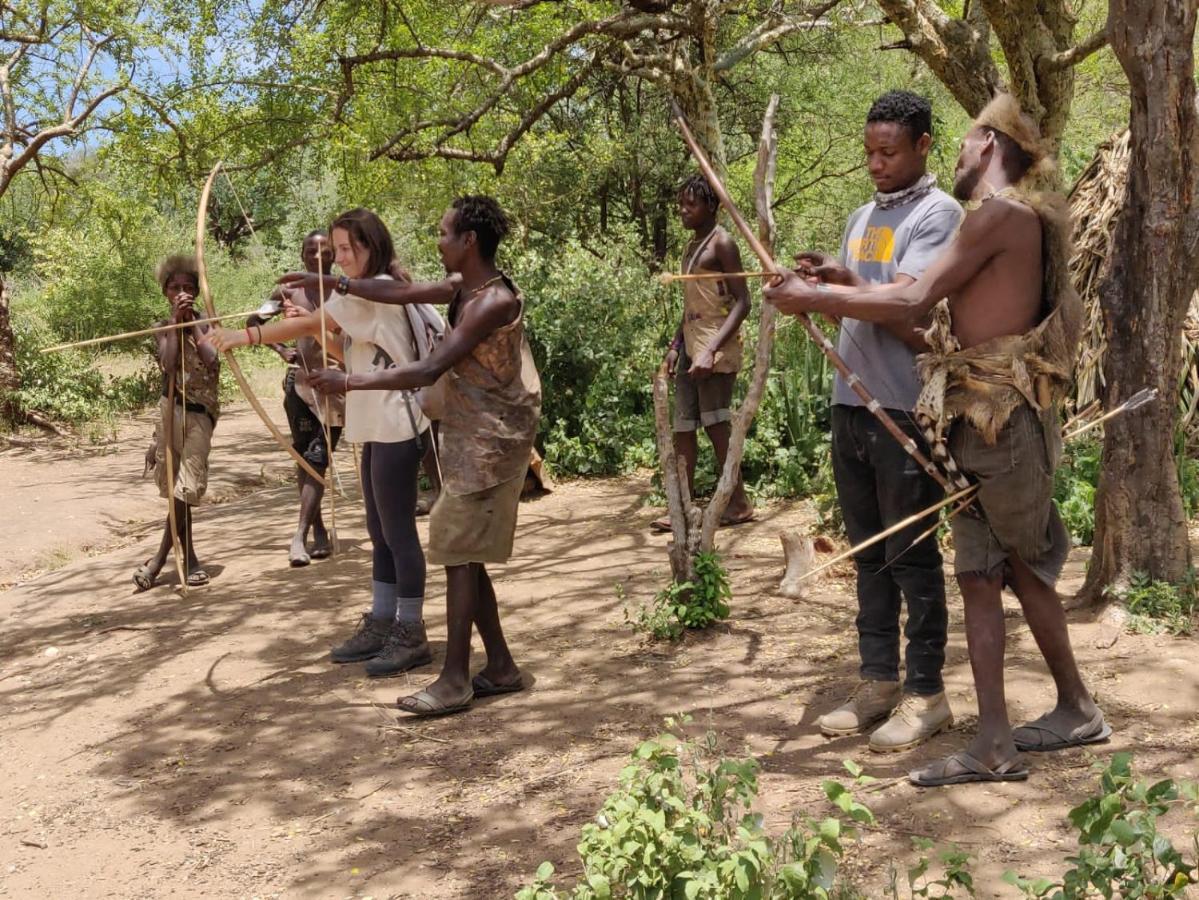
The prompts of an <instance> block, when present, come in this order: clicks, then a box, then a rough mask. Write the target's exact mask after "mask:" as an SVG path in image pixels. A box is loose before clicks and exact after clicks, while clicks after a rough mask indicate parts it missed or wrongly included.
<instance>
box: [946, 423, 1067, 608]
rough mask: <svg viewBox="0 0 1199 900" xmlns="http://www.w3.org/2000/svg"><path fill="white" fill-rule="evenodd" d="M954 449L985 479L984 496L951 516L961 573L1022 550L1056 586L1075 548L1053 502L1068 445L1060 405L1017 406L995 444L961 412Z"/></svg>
mask: <svg viewBox="0 0 1199 900" xmlns="http://www.w3.org/2000/svg"><path fill="white" fill-rule="evenodd" d="M949 452H950V454H951V455H952V456H953V458H954V460H955V461H956V462H957V464H958V468H960V469H961V470H962V471H963V472H964V473H966V475H967V476H969V477H970V479H971V480H972V481H974V480H976V481H977V482H978V500H977V501H976V502H975V503H974V504H973V505H971V506H970V507H968V508H967V509H966V510H965V511H964V512H962V513H961V514H960V515H957V516H954V517H953V519H952V520H951V527H952V529H953V547H954V564H953V568H954V573H955V574H957V575H967V574H984V575H990V574H992V573H994V572H995V571H996V570H997V569H999V568H1001V567H1004V566H1005V565H1006V563H1007V560H1008V557H1009V556H1011V555H1012V554H1015V555H1016V556H1019V557H1020V559H1021V560H1022V561H1023V562H1024V563H1025V565H1027V566H1028V567H1029V568H1030V569H1032V571H1033V573H1034V574H1035V575H1036V576H1037V577H1038V578H1039V579H1041V581H1043V582H1045V584H1047V585H1049V586H1050V587H1053V586H1054V585H1055V584H1056V583H1057V579H1058V576H1059V575H1060V574H1061V572H1062V566H1063V565H1065V562H1066V556H1067V554H1069V552H1070V535H1069V533H1068V532H1067V531H1066V526H1065V524H1064V523H1063V522H1062V518H1061V516H1060V515H1058V511H1057V506H1056V505H1055V504H1054V502H1053V470H1054V469H1055V468H1057V464H1058V461H1059V459H1060V458H1061V452H1062V439H1061V429H1060V428H1059V426H1058V423H1057V411H1056V410H1055V409H1049V410H1047V411H1046V412H1045V413H1043V414H1038V413H1037V412H1036V411H1034V410H1033V409H1032V408H1031V407H1030V406H1027V405H1021V406H1019V407H1017V408H1016V410H1015V411H1013V412H1012V415H1011V418H1009V419H1008V421H1007V424H1006V425H1004V427H1003V430H1002V431H1000V432H999V436H998V438H997V439H996V441H995V444H994V446H990V445H988V444H987V443H986V442H985V441H984V440H983V438H982V435H981V434H979V432H978V431H977V429H975V428H974V427H973V426H971V425H970V424H969V423H968V422H966V421H964V420H962V419H959V420H958V421H957V422H955V423H954V425H953V427H952V428H951V429H950V432H949ZM980 506H981V507H982V512H981V514H980V512H979V507H980ZM1005 580H1007V573H1005Z"/></svg>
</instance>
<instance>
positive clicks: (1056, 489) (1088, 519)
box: [1053, 439, 1103, 547]
mask: <svg viewBox="0 0 1199 900" xmlns="http://www.w3.org/2000/svg"><path fill="white" fill-rule="evenodd" d="M1102 456H1103V444H1102V443H1101V442H1100V441H1098V440H1094V439H1087V440H1082V439H1079V440H1075V441H1071V442H1070V443H1069V444H1066V446H1065V447H1064V448H1063V452H1062V461H1061V464H1060V465H1059V466H1058V467H1057V471H1056V472H1055V473H1054V476H1053V482H1054V483H1053V499H1054V500H1056V501H1057V507H1058V511H1059V512H1060V513H1061V516H1062V521H1063V522H1065V525H1066V528H1067V529H1068V530H1069V532H1070V534H1071V536H1072V537H1073V538H1074V543H1075V544H1076V545H1081V546H1084V547H1089V546H1090V545H1091V542H1092V541H1093V540H1094V538H1095V489H1096V488H1097V487H1098V485H1099V467H1100V462H1101V459H1102Z"/></svg>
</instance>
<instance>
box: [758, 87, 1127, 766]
mask: <svg viewBox="0 0 1199 900" xmlns="http://www.w3.org/2000/svg"><path fill="white" fill-rule="evenodd" d="M1049 166H1051V162H1050V160H1049V159H1048V154H1047V152H1046V150H1045V148H1044V146H1043V144H1042V141H1041V138H1040V135H1039V133H1038V131H1037V128H1036V126H1035V124H1033V123H1032V121H1031V120H1030V119H1028V117H1027V116H1025V115H1024V114H1023V113H1022V112H1021V111H1020V109H1019V106H1018V105H1017V104H1016V101H1015V100H1013V99H1012V98H1011V97H1010V96H1008V95H1000V96H999V97H997V98H996V99H995V100H993V101H992V102H991V103H990V104H989V105H988V106H987V108H986V109H984V110H983V111H982V113H981V114H980V115H979V118H978V119H977V120H976V121H975V123H974V125H973V126H972V127H971V129H970V131H969V132H968V133H967V135H966V137H965V138H964V139H963V141H962V146H961V151H960V154H959V156H958V163H957V169H956V171H955V173H954V194H955V195H956V196H957V197H958V199H960V200H962V201H971V202H972V204H973V205H974V207H975V208H974V209H973V210H972V211H971V212H969V213H968V214H967V215H966V218H965V219H964V220H963V222H962V227H961V230H960V232H959V233H958V236H957V238H956V239H955V240H954V241H953V243H951V244H950V245H949V247H948V248H947V250H946V252H945V254H944V255H943V256H941V257H940V258H939V259H938V260H937V261H936V262H934V263H933V264H932V265H931V266H930V267H929V268H928V269H927V270H926V271H925V273H924V274H923V275H922V276H921V277H920V278H918V279H917V280H916V281H914V282H911V283H909V284H892V285H875V286H855V287H842V286H838V285H830V284H825V283H809V282H808V281H806V280H805V279H804V278H802V277H800V276H799V275H796V274H794V273H787V275H786V276H785V277H784V278H783V279H782V281H781V283H779V284H777V285H775V286H772V287H770V288H769V289H768V290H767V291H766V292H765V293H766V297H767V299H768V300H769V301H770V302H771V303H774V304H775V305H776V306H777V307H778V308H779V310H780V311H782V312H785V313H792V314H797V313H801V312H809V313H811V312H819V313H824V314H826V315H831V316H846V317H851V318H854V319H861V320H867V321H874V322H883V323H903V322H906V321H912V320H915V319H918V318H919V317H921V316H923V315H926V314H928V313H929V312H930V311H933V308H934V307H937V309H936V311H935V313H934V320H933V326H932V327H931V328H930V329H929V331H928V340H929V345H930V353H929V354H927V355H926V356H924V357H922V358H921V360H920V369H921V375H922V378H924V380H925V383H926V387H925V391H924V393H923V394H922V395H921V399H920V403H919V404H918V406H917V414H918V415H920V416H921V417H922V420H924V421H929V422H931V423H933V426H934V432H935V436H937V437H938V438H940V437H941V436H944V437H947V439H948V451H949V452H950V454H951V457H952V460H953V462H954V463H955V464H956V465H957V467H958V468H960V469H961V471H962V472H963V473H965V475H966V476H967V477H968V478H969V479H970V480H971V481H973V482H976V483H977V484H978V492H977V494H976V495H975V498H976V501H975V503H974V504H973V509H971V510H967V511H966V512H964V513H962V514H960V515H957V516H955V517H954V518H953V519H952V520H951V523H952V529H953V538H954V548H955V560H954V568H955V574H956V575H957V580H958V584H959V586H960V587H961V591H962V598H963V601H964V603H965V611H966V639H967V645H968V648H969V652H970V665H971V669H972V671H973V674H974V684H975V690H976V691H977V694H978V711H979V726H978V734H977V735H976V736H975V738H974V740H973V741H971V743H970V745H969V746H968V747H967V748H966V749H965V750H963V751H959V752H957V753H954V754H952V755H950V756H948V757H946V758H944V759H941V760H937V761H936V762H934V763H932V764H931V765H929V766H926V767H925V768H923V769H918V770H916V771H914V772H912V773H911V776H910V778H911V780H912V781H913V783H915V784H917V785H921V786H927V787H931V786H935V785H943V784H959V783H963V782H968V781H1017V780H1023V779H1025V778H1027V777H1028V768H1027V766H1026V765H1025V764H1024V761H1023V759H1022V757H1021V756H1020V754H1019V751H1020V750H1056V749H1060V748H1062V747H1067V746H1077V745H1080V744H1089V743H1095V742H1097V741H1102V740H1105V739H1106V738H1107V737H1108V735H1110V734H1111V729H1110V728H1109V727H1108V726H1107V724H1106V723H1105V722H1104V719H1103V714H1102V713H1101V712H1100V710H1099V709H1098V707H1097V706H1096V705H1095V702H1094V700H1093V698H1092V697H1091V694H1090V692H1089V691H1088V690H1087V688H1086V686H1085V685H1084V684H1083V681H1082V677H1081V675H1080V674H1079V671H1078V666H1077V664H1076V663H1075V661H1074V654H1073V651H1072V650H1071V647H1070V639H1069V635H1068V632H1067V627H1066V617H1065V612H1064V610H1063V608H1062V605H1061V602H1060V600H1059V598H1058V596H1057V592H1056V591H1055V589H1054V585H1055V583H1056V581H1057V577H1058V575H1059V574H1060V572H1061V567H1062V565H1063V563H1064V562H1065V559H1066V554H1067V552H1068V551H1069V536H1068V535H1067V533H1066V530H1065V528H1064V526H1063V524H1062V521H1061V518H1060V517H1059V516H1058V513H1057V508H1056V507H1055V506H1054V504H1053V499H1052V498H1053V469H1054V467H1055V466H1056V464H1057V461H1058V456H1059V454H1060V448H1061V432H1060V425H1059V422H1058V416H1057V407H1056V402H1057V401H1058V400H1060V398H1061V397H1062V395H1063V394H1064V393H1065V390H1066V387H1067V386H1068V382H1069V380H1070V376H1071V371H1072V365H1073V362H1074V359H1075V357H1076V353H1077V348H1078V338H1079V332H1080V319H1081V309H1080V304H1079V300H1078V296H1077V294H1076V293H1075V292H1074V290H1073V288H1072V287H1071V286H1070V282H1069V276H1068V273H1067V271H1066V262H1067V260H1068V258H1069V217H1068V214H1067V213H1065V211H1064V210H1065V207H1064V200H1063V198H1062V197H1061V196H1060V195H1056V194H1054V195H1048V194H1037V193H1036V191H1035V188H1036V182H1037V179H1038V178H1039V176H1040V175H1041V174H1042V173H1043V171H1044V170H1045V169H1046V168H1047V167H1049ZM941 298H948V301H947V305H946V304H942V305H940V306H938V303H939V301H940V300H941ZM980 371H985V372H986V374H987V379H986V380H985V381H982V380H981V379H978V378H975V377H972V376H974V375H976V374H978V373H979V372H980ZM942 378H944V379H945V382H944V384H945V386H944V389H943V390H938V389H937V385H938V384H940V383H942V382H941V379H942ZM938 443H939V440H938ZM942 446H944V445H942ZM1005 584H1007V585H1008V586H1009V587H1011V588H1012V590H1013V591H1014V592H1015V594H1016V596H1017V598H1018V599H1019V601H1020V605H1021V607H1022V609H1023V611H1024V615H1025V618H1026V619H1027V621H1028V624H1029V628H1030V629H1031V631H1032V633H1033V637H1034V638H1035V639H1036V642H1037V646H1038V647H1039V648H1040V650H1041V653H1042V654H1043V656H1044V657H1045V662H1046V663H1047V664H1048V667H1049V670H1050V672H1051V673H1052V675H1053V679H1054V682H1055V684H1056V687H1057V705H1056V706H1055V708H1054V709H1053V710H1051V711H1050V712H1049V713H1047V714H1045V715H1044V716H1042V717H1041V718H1039V719H1037V720H1036V721H1034V722H1031V723H1029V724H1028V725H1025V726H1023V727H1021V728H1017V729H1016V730H1015V731H1014V732H1013V730H1012V728H1011V725H1010V723H1009V721H1008V715H1007V706H1006V701H1005V697H1004V684H1003V656H1004V639H1005V633H1004V620H1003V605H1002V600H1001V591H1002V589H1003V587H1004V585H1005Z"/></svg>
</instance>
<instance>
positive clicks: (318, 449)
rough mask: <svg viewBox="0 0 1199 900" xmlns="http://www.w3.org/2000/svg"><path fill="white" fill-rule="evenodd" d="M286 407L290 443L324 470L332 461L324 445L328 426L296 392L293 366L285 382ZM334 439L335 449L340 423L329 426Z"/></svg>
mask: <svg viewBox="0 0 1199 900" xmlns="http://www.w3.org/2000/svg"><path fill="white" fill-rule="evenodd" d="M283 410H284V412H286V413H287V424H288V427H289V428H290V429H291V445H292V447H293V448H295V451H296V453H298V454H300V456H302V457H304V460H305V461H306V462H307V463H308V464H309V465H311V466H312V468H314V469H316V470H317V471H318V472H323V471H324V470H325V469H326V468H327V467H328V465H329V450H328V448H327V447H326V446H325V428H324V426H323V425H321V420H320V419H318V418H317V417H316V414H315V413H314V412H313V411H312V408H311V407H309V405H308V404H307V403H305V402H304V400H303V398H302V397H300V395H299V394H297V393H296V379H295V372H294V370H293V371H291V372H288V373H287V380H286V381H285V382H284V385H283ZM329 436H330V437H331V438H332V440H333V449H334V450H336V449H337V442H338V441H339V440H341V427H340V426H338V425H334V426H333V427H331V428H330V429H329Z"/></svg>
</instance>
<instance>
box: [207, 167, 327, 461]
mask: <svg viewBox="0 0 1199 900" xmlns="http://www.w3.org/2000/svg"><path fill="white" fill-rule="evenodd" d="M221 165H222V164H221V163H220V162H218V163H217V164H216V165H215V166H213V167H212V171H211V172H209V173H208V180H207V181H205V182H204V189H203V190H202V191H201V192H200V206H199V209H198V210H197V211H196V270H197V274H199V276H200V296H201V297H202V298H203V300H204V309H205V310H207V312H208V315H209V317H210V318H211V317H214V316H216V314H217V312H216V305H215V304H214V303H213V302H212V292H211V291H210V290H209V289H208V270H207V268H206V267H205V265H204V236H205V233H206V231H207V229H208V200H209V197H211V195H212V185H213V183H214V182H215V181H216V177H217V175H218V174H219V173H220V171H221ZM225 362H226V363H228V365H229V371H231V372H232V373H233V378H234V379H235V380H236V381H237V384H238V386H239V387H240V388H241V392H242V393H243V394H245V397H246V399H247V400H248V401H250V406H252V407H254V412H256V413H258V418H260V419H262V424H263V425H265V426H266V427H267V430H268V431H270V433H271V434H272V435H273V436H274V438H275V441H276V442H277V443H278V444H279V446H280V447H282V448H283V450H284V451H285V452H286V453H287V454H288V456H290V457H291V458H292V459H294V460H295V461H296V465H297V466H299V467H300V468H301V469H303V470H304V471H305V472H307V473H308V474H309V475H311V476H312V477H313V478H315V479H316V480H317V481H318V482H319V483H320V484H325V483H326V482H325V479H324V477H322V475H321V474H320V473H319V472H318V471H317V470H316V469H314V468H313V467H312V465H311V463H309V462H308V460H306V459H304V457H302V456H300V454H299V453H297V452H296V450H295V448H294V447H293V446H292V445H291V442H290V441H288V440H287V438H285V437H284V436H283V432H281V431H280V430H279V427H278V426H277V425H276V424H275V423H274V422H273V421H272V420H271V417H270V416H268V415H267V413H266V409H265V408H264V407H263V405H262V402H261V401H260V400H259V399H258V395H257V394H255V393H254V389H253V388H252V387H250V382H249V381H248V380H247V379H246V375H245V373H244V372H242V370H241V366H239V365H238V364H237V359H236V358H235V357H234V355H233V351H232V350H226V351H225Z"/></svg>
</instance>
